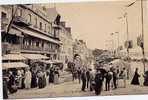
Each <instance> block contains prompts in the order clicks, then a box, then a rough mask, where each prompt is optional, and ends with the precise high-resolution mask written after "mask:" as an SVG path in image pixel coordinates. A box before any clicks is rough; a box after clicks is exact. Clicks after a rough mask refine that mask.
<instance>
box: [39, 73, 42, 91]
mask: <svg viewBox="0 0 148 100" xmlns="http://www.w3.org/2000/svg"><path fill="white" fill-rule="evenodd" d="M38 86H39V88H43V72H39V73H38Z"/></svg>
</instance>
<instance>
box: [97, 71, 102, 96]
mask: <svg viewBox="0 0 148 100" xmlns="http://www.w3.org/2000/svg"><path fill="white" fill-rule="evenodd" d="M102 81H103V75H102V73H97V74H96V76H95V93H96V95H99V94H100V93H101V88H102Z"/></svg>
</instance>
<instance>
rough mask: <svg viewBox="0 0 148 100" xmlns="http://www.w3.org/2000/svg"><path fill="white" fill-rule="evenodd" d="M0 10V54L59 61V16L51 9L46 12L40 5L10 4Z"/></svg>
mask: <svg viewBox="0 0 148 100" xmlns="http://www.w3.org/2000/svg"><path fill="white" fill-rule="evenodd" d="M1 9H2V11H1V18H2V20H1V23H2V24H1V29H2V32H1V35H2V54H3V55H5V54H8V53H16V52H17V53H18V52H19V53H33V54H42V55H46V56H48V57H49V58H50V59H54V60H56V59H59V48H60V39H59V30H60V28H59V25H58V23H59V20H60V15H59V14H58V13H57V12H56V10H55V9H52V12H50V11H51V9H50V8H49V9H46V8H45V7H42V6H40V5H15V6H11V5H10V6H1ZM53 12H54V13H53ZM51 19H52V20H51Z"/></svg>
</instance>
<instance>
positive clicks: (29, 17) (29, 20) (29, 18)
mask: <svg viewBox="0 0 148 100" xmlns="http://www.w3.org/2000/svg"><path fill="white" fill-rule="evenodd" d="M28 22H31V14H28Z"/></svg>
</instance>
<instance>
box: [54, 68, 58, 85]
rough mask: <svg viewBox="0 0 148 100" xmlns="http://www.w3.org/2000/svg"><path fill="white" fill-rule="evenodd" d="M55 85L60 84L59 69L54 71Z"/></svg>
mask: <svg viewBox="0 0 148 100" xmlns="http://www.w3.org/2000/svg"><path fill="white" fill-rule="evenodd" d="M54 83H55V84H58V83H59V71H58V69H56V70H55V71H54Z"/></svg>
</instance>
